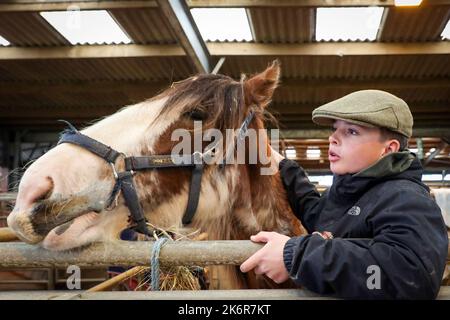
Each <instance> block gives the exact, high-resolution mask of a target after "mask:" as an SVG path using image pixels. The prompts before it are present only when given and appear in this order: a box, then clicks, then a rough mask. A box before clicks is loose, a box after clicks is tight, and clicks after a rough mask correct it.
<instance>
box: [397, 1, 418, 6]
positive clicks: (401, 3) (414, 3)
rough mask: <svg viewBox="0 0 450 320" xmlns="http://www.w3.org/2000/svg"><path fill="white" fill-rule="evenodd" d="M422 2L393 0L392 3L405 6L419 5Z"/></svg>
mask: <svg viewBox="0 0 450 320" xmlns="http://www.w3.org/2000/svg"><path fill="white" fill-rule="evenodd" d="M421 3H422V0H395V1H394V4H395V6H396V7H405V6H419V5H420V4H421Z"/></svg>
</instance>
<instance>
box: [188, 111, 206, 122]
mask: <svg viewBox="0 0 450 320" xmlns="http://www.w3.org/2000/svg"><path fill="white" fill-rule="evenodd" d="M186 116H188V117H189V118H190V119H192V120H195V121H202V120H205V119H206V118H207V116H206V113H204V112H202V111H200V110H192V111H190V112H188V113H186Z"/></svg>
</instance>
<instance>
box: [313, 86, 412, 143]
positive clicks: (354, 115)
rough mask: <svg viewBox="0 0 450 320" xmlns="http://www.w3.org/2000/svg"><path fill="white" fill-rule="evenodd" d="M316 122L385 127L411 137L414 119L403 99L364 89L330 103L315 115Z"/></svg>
mask: <svg viewBox="0 0 450 320" xmlns="http://www.w3.org/2000/svg"><path fill="white" fill-rule="evenodd" d="M312 120H313V122H315V123H317V124H319V125H332V124H333V122H334V120H344V121H347V122H350V123H355V124H358V125H362V126H366V127H382V128H387V129H389V130H391V131H394V132H398V133H401V134H402V135H404V136H406V137H408V138H410V137H411V135H412V127H413V117H412V114H411V111H410V110H409V107H408V105H407V104H406V102H405V101H403V100H402V99H400V98H398V97H396V96H394V95H393V94H390V93H388V92H385V91H381V90H361V91H356V92H353V93H350V94H348V95H346V96H343V97H342V98H339V99H336V100H334V101H331V102H329V103H327V104H324V105H322V106H320V107H318V108H316V109H314V111H313V113H312Z"/></svg>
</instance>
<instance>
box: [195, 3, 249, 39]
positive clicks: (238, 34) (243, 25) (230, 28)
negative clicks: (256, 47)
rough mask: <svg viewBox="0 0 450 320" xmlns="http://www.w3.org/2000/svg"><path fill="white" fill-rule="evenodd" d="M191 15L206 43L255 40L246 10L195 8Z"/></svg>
mask: <svg viewBox="0 0 450 320" xmlns="http://www.w3.org/2000/svg"><path fill="white" fill-rule="evenodd" d="M191 14H192V16H193V18H194V21H195V23H196V24H197V27H198V29H199V31H200V34H201V36H202V38H203V40H204V41H233V40H236V41H251V40H253V37H252V33H251V30H250V24H249V20H248V17H247V12H246V11H245V8H195V9H191Z"/></svg>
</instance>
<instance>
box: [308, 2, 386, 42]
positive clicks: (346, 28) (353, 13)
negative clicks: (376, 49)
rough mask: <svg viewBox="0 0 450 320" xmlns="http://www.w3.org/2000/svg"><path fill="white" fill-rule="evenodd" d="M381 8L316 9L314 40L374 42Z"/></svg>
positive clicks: (379, 21)
mask: <svg viewBox="0 0 450 320" xmlns="http://www.w3.org/2000/svg"><path fill="white" fill-rule="evenodd" d="M383 10H384V9H383V8H380V7H363V8H317V17H316V40H317V41H321V40H325V41H330V40H335V41H336V40H346V41H348V40H350V41H355V40H366V39H368V40H375V39H376V37H377V33H378V28H379V27H380V23H381V17H382V16H383Z"/></svg>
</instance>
